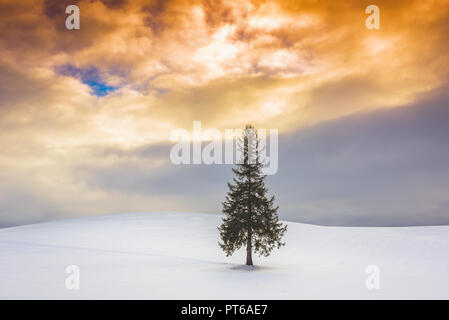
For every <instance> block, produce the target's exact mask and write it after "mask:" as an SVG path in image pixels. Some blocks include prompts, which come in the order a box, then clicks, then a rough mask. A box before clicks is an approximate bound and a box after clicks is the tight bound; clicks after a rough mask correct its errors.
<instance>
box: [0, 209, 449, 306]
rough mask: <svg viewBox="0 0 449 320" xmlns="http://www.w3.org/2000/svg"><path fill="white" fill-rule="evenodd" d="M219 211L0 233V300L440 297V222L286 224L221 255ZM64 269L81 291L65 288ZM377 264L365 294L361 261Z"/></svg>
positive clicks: (443, 266)
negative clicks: (264, 244) (373, 283)
mask: <svg viewBox="0 0 449 320" xmlns="http://www.w3.org/2000/svg"><path fill="white" fill-rule="evenodd" d="M220 221H221V220H220V216H219V215H212V214H192V213H135V214H134V213H132V214H117V215H105V216H99V217H89V218H80V219H71V220H61V221H56V222H48V223H41V224H35V225H27V226H21V227H14V228H6V229H0V298H2V299H14V298H19V299H22V298H27V299H53V298H58V299H131V298H134V299H317V298H318V299H333V298H337V299H348V298H355V299H392V298H404V299H417V298H423V299H428V298H436V299H449V275H448V270H449V226H435V227H401V228H398V227H393V228H383V227H382V228H381V227H373V228H368V227H321V226H314V225H306V224H300V223H292V222H290V223H287V224H288V231H287V233H286V236H285V238H284V240H285V241H286V243H287V244H286V246H285V247H282V248H281V249H280V250H276V251H274V252H273V254H272V255H271V256H270V257H268V258H263V257H262V258H258V257H257V256H254V263H255V264H256V267H255V268H254V269H253V270H248V269H247V268H245V267H244V266H242V264H243V263H244V261H245V252H244V251H243V250H242V251H241V252H238V253H236V254H235V255H234V256H232V257H226V256H225V255H224V253H223V252H221V251H220V249H219V247H218V245H217V242H218V241H219V239H218V231H217V228H216V227H217V226H218V225H219V224H220ZM68 265H76V266H79V270H80V289H79V290H68V289H67V288H66V285H65V282H66V278H67V277H68V275H67V274H66V273H65V270H66V267H67V266H68ZM369 265H375V266H377V267H378V268H379V271H380V274H379V285H380V287H379V289H372V290H369V289H368V288H367V286H366V280H367V278H368V277H369V276H370V275H369V274H367V273H365V271H366V268H367V266H369Z"/></svg>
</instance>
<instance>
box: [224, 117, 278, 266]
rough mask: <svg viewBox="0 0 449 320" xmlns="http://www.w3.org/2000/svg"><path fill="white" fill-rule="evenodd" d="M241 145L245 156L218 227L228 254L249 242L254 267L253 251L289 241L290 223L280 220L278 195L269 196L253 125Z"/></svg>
mask: <svg viewBox="0 0 449 320" xmlns="http://www.w3.org/2000/svg"><path fill="white" fill-rule="evenodd" d="M238 148H239V150H240V152H241V155H242V159H240V161H239V162H238V163H237V165H236V167H235V168H233V169H232V171H233V172H234V173H235V175H236V177H235V178H234V179H233V182H234V183H233V184H231V183H228V187H229V192H228V194H227V195H226V201H225V202H223V213H224V215H225V216H224V218H223V222H222V224H221V226H220V227H219V228H218V230H219V231H220V236H221V240H222V242H220V243H219V245H220V247H221V248H222V249H223V251H224V252H225V253H226V255H227V256H230V255H231V254H232V253H233V252H234V251H236V250H238V249H239V248H241V247H242V246H244V245H246V264H247V265H250V266H252V265H253V260H252V252H253V251H254V252H256V253H259V255H263V256H268V255H269V254H270V252H271V251H272V250H273V249H274V248H280V247H281V246H283V245H284V244H285V243H283V242H281V238H282V236H283V235H284V233H285V231H286V230H287V226H285V225H283V224H282V223H281V222H279V217H278V215H277V210H278V208H279V207H275V206H274V196H272V197H270V198H269V197H268V196H267V191H268V190H267V188H266V187H265V183H264V179H265V175H263V174H262V171H261V170H262V167H263V163H261V160H260V157H259V152H260V151H261V150H259V139H258V136H257V131H256V130H255V129H254V127H253V126H251V125H247V126H246V128H245V131H244V133H243V135H242V137H241V138H240V139H239V144H238Z"/></svg>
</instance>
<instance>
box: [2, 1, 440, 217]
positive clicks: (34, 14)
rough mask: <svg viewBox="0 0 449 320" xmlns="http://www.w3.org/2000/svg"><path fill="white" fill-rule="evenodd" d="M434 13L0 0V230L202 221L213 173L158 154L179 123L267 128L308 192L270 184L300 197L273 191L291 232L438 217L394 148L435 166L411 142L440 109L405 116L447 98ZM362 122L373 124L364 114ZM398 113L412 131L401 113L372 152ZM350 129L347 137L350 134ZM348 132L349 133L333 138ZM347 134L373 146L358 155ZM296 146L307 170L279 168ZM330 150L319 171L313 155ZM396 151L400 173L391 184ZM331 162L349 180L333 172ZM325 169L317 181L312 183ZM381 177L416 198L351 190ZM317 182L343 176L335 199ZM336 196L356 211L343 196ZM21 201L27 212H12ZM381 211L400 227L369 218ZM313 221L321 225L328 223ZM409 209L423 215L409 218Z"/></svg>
mask: <svg viewBox="0 0 449 320" xmlns="http://www.w3.org/2000/svg"><path fill="white" fill-rule="evenodd" d="M69 2H70V3H69ZM73 3H76V4H77V5H78V6H79V7H80V10H81V29H80V30H77V31H69V30H66V29H65V18H66V16H67V15H66V14H65V13H64V11H65V10H64V9H65V6H66V5H68V4H73ZM447 3H448V2H447V1H443V0H439V1H432V2H422V1H394V2H391V1H379V2H378V5H379V7H380V10H381V29H380V30H379V31H369V30H367V29H366V28H365V19H366V14H365V13H364V9H365V5H364V4H362V3H360V2H359V1H344V2H335V1H321V2H319V3H318V2H316V1H246V0H239V1H206V0H205V1H112V0H111V1H109V0H108V1H98V0H94V1H91V0H80V1H75V2H73V1H65V0H64V1H59V0H58V1H56V0H55V1H51V0H46V1H43V0H38V1H34V0H33V1H31V0H24V1H20V2H17V1H12V0H4V1H2V2H1V3H0V72H1V76H0V130H1V134H0V148H2V150H3V152H2V154H1V155H0V176H1V177H2V180H1V183H0V185H1V186H2V190H3V197H2V198H1V201H0V209H2V210H1V212H2V218H1V219H0V220H3V221H5V223H7V224H11V223H24V222H26V221H37V220H39V219H48V218H49V217H56V216H58V217H59V216H60V217H65V216H71V215H78V214H86V215H87V214H89V213H90V214H97V213H101V212H110V211H114V212H117V210H123V211H129V210H156V209H157V210H159V209H160V210H162V209H164V208H167V209H168V208H176V209H179V210H182V209H183V208H190V209H191V210H195V211H203V210H204V211H216V210H218V206H219V205H218V206H217V203H218V204H219V201H220V196H221V194H222V193H223V192H224V189H223V186H222V184H221V181H222V180H223V179H226V178H229V176H228V175H229V173H228V171H226V170H227V168H226V167H219V168H218V167H217V168H214V167H207V168H202V167H199V168H197V167H187V168H184V167H174V166H172V165H170V164H168V163H167V160H168V153H167V158H164V157H165V156H163V155H164V154H165V152H166V151H167V148H168V146H169V145H168V144H167V143H168V139H169V136H170V132H171V131H172V130H174V129H176V128H186V129H188V130H190V128H191V126H192V121H193V120H201V121H202V124H203V128H212V127H213V128H218V129H220V130H223V129H225V128H238V127H242V126H243V125H244V124H246V123H248V122H251V123H254V124H255V125H256V126H257V127H259V128H277V129H279V130H281V132H282V133H283V135H282V136H283V138H282V139H283V140H282V141H283V142H282V143H283V144H284V145H285V148H287V149H288V150H289V152H288V154H284V155H282V158H281V162H282V161H284V165H286V164H287V163H289V166H290V167H291V168H292V170H296V171H297V172H302V173H303V175H304V176H305V177H306V178H308V179H309V182H308V185H309V186H310V190H311V191H310V192H309V191H308V189H301V186H299V187H298V186H297V185H289V183H291V181H290V180H291V179H290V180H289V179H287V178H285V177H283V176H282V175H283V173H282V172H280V173H279V176H280V177H281V178H280V180H279V181H280V182H279V183H280V184H279V185H276V182H275V180H273V185H275V186H276V188H279V189H280V190H285V188H286V186H289V188H291V189H292V190H294V189H298V188H299V190H302V191H303V192H304V194H305V195H307V197H310V198H301V197H297V196H295V195H294V194H292V193H291V190H287V191H289V192H290V193H289V192H286V193H285V196H282V195H280V198H282V199H280V200H282V207H283V208H284V209H283V210H285V211H283V216H284V217H287V218H291V219H293V218H294V219H296V217H297V216H296V213H297V212H300V213H301V217H303V218H304V221H312V222H313V221H314V222H317V223H326V221H330V222H329V223H337V224H338V223H349V224H351V223H356V222H355V221H356V220H357V219H359V223H360V224H370V223H374V224H375V223H380V221H382V219H385V221H388V223H391V224H396V223H407V222H409V223H419V222H422V223H430V222H429V221H434V222H435V223H440V222H441V221H446V220H444V218H442V217H441V212H442V210H443V209H442V208H444V207H445V203H447V202H444V196H443V195H440V191H438V190H439V189H438V188H437V187H433V184H432V183H433V182H434V183H435V184H434V186H444V181H441V180H439V179H442V178H443V177H444V175H438V174H439V172H440V171H438V170H439V169H438V170H437V168H434V171H432V170H431V169H429V167H430V164H429V163H426V162H425V160H424V159H422V156H421V155H420V154H416V153H414V151H415V150H416V149H415V146H414V145H410V144H409V142H407V141H409V140H411V141H415V142H416V143H417V145H419V146H420V147H423V148H427V147H428V148H430V149H429V150H428V152H429V153H432V152H433V153H435V154H437V155H438V152H441V151H438V150H437V149H438V148H440V145H438V146H437V145H434V144H433V143H430V142H429V141H428V140H427V139H428V138H426V137H427V136H426V134H433V133H432V132H433V131H432V130H436V128H440V129H439V130H442V131H441V134H442V136H444V137H446V132H445V131H444V126H443V125H442V124H440V123H439V126H438V127H435V128H433V127H429V123H433V122H434V121H436V120H435V119H434V118H432V117H433V115H435V114H438V112H440V111H438V110H439V109H438V110H437V108H436V107H432V108H429V107H428V106H427V105H425V104H423V105H422V106H421V109H419V108H418V107H413V105H416V103H417V101H421V100H422V99H424V98H425V97H427V96H430V95H431V93H432V92H434V91H435V90H436V89H438V88H446V87H447V79H448V77H447V75H448V70H449V65H448V63H447V61H449V60H448V52H449V50H448V49H449V47H448V46H449V45H448V43H449V41H448V40H449V39H448V34H449V32H448V31H449V30H448V25H447V21H448V18H449V17H448V15H449V6H447ZM392 108H399V109H398V110H397V111H393V109H392ZM390 109H391V110H390ZM402 109H403V110H402ZM376 110H377V111H378V112H381V111H380V110H383V111H382V112H385V114H388V115H389V116H388V117H387V116H385V119H384V118H382V117H380V116H377V113H375V114H376V116H375V114H374V113H373V114H371V113H369V112H373V111H376ZM418 110H419V111H418ZM390 111H391V113H390ZM382 112H381V113H382ZM367 114H369V115H370V116H369V117H368V116H367ZM379 114H380V113H379ZM382 114H384V113H382ZM412 114H419V115H420V118H419V119H418V120H419V121H418V120H416V119H415V118H413V121H415V120H416V122H413V123H414V127H413V128H414V129H413V130H406V128H405V127H404V123H405V122H404V121H406V120H404V119H405V118H404V119H402V120H397V121H398V123H395V125H396V126H397V130H402V131H398V132H402V133H401V134H402V135H403V136H401V139H399V138H398V139H399V140H397V141H396V142H395V144H394V146H396V144H397V150H396V149H395V148H393V145H392V146H391V148H392V149H388V148H387V147H388V146H389V144H388V142H389V141H391V143H393V141H395V140H394V139H393V140H392V138H391V137H390V136H388V137H387V136H385V135H382V134H381V133H379V132H376V133H375V134H373V137H374V138H372V137H368V136H367V132H368V131H369V130H371V129H370V128H373V126H374V127H376V128H378V127H380V128H383V129H382V130H387V131H388V132H390V131H391V132H390V133H391V134H393V133H394V132H395V131H394V129H392V128H393V124H391V123H392V122H389V121H390V120H388V119H390V118H389V117H390V116H391V117H393V118H394V117H399V118H400V116H398V115H404V116H403V117H406V115H408V116H409V117H412V116H411V115H412ZM349 116H354V117H355V118H348V117H349ZM359 116H360V117H362V118H363V119H365V118H364V117H368V118H370V119H374V120H372V121H373V122H371V120H370V121H368V120H366V121H365V120H363V121H362V120H361V119H362V118H358V117H359ZM440 116H441V115H440ZM377 117H380V118H382V120H375V119H380V118H377ZM348 119H352V120H348ZM407 119H408V118H407ZM409 120H410V119H408V120H407V121H409ZM329 121H331V122H329ZM333 121H335V122H333ZM354 121H355V122H354ZM357 121H362V122H363V126H361V127H358V126H355V125H354V123H357ZM383 121H385V122H386V124H385V125H384V124H382V123H383ZM391 121H392V120H391ZM410 121H411V120H410ZM381 122H382V123H381ZM332 123H333V124H332ZM373 123H375V125H374V124H373ZM339 124H340V125H339ZM348 126H349V127H350V128H352V131H345V128H347V127H348ZM354 126H355V127H354ZM384 126H385V128H384ZM349 127H348V128H349ZM314 128H315V129H314ZM329 128H332V130H331V129H329ZM309 130H310V131H309ZM314 130H318V131H314ZM328 130H329V131H328ZM348 130H349V129H348ZM389 130H390V131H389ZM392 130H393V131H392ZM395 130H396V129H395ZM423 130H424V131H425V132H424V133H425V135H424V137H421V136H420V135H419V134H420V133H422V131H423ZM313 132H315V133H313ZM295 134H299V136H295ZM303 135H304V136H310V142H308V141H307V140H304V139H305V138H302V137H303ZM354 136H356V137H357V136H360V137H364V138H365V139H368V141H371V142H372V144H370V147H369V148H368V147H367V146H361V145H360V144H361V142H360V141H361V140H354V139H355V138H354ZM288 137H291V138H288ZM323 137H325V138H323ZM375 137H379V138H378V140H375ZM380 137H382V139H381V138H380ZM337 138H339V139H340V140H338V139H337ZM288 139H292V140H291V142H288ZM323 139H325V140H323ZM335 139H337V140H335ZM360 139H361V138H360ZM372 139H374V140H372ZM422 139H424V140H422ZM381 140H383V141H382V143H384V142H385V141H386V142H387V143H386V144H381ZM328 141H333V143H329V142H328ZM437 141H439V140H437ZM309 144H310V145H309ZM320 146H325V147H320ZM334 146H338V150H335V149H334ZM304 148H305V149H304ZM308 148H310V149H311V152H312V153H311V154H312V155H315V158H307V157H311V155H307V156H305V163H304V165H305V166H306V167H301V166H300V167H298V168H296V167H295V166H294V161H293V159H295V157H296V155H297V152H298V150H303V149H304V150H308ZM386 148H387V149H386ZM144 150H146V151H144ZM148 150H159V151H158V152H156V153H154V151H148ZM162 150H163V151H162ZM304 150H303V152H305V151H304ZM342 150H346V152H347V153H343V154H342ZM281 152H283V151H281ZM329 152H334V153H331V154H330V159H333V157H335V159H334V160H335V161H333V162H332V161H330V160H329V159H328V157H327V156H328V155H329V154H328V153H329ZM367 155H371V156H372V158H367V157H365V156H367ZM382 155H383V156H382ZM405 155H407V158H410V159H411V162H412V164H409V165H410V166H411V168H413V169H409V170H411V171H407V172H406V171H405V170H406V169H407V168H408V167H407V165H404V162H405V158H404V157H405ZM302 156H303V157H304V155H302ZM439 156H441V157H442V158H443V159H445V158H444V157H445V155H444V154H443V155H441V154H439ZM435 157H436V156H435ZM357 159H359V162H357ZM306 160H307V161H309V164H307V161H306ZM375 161H379V162H375ZM396 161H400V163H401V165H398V164H397V162H396ZM413 161H415V162H413ZM417 161H422V162H420V163H418V162H417ZM434 161H437V158H435V159H434ZM313 163H315V164H320V168H323V170H324V171H323V172H321V171H320V168H318V167H316V166H313V165H312V164H313ZM407 163H409V162H407ZM346 164H350V165H352V167H353V169H354V170H353V171H347V170H348V169H347V167H346ZM280 165H281V170H282V166H283V165H282V163H281V164H280ZM307 165H309V166H311V167H310V168H309V167H307ZM371 165H372V166H376V165H378V166H381V167H382V169H385V170H386V171H382V172H385V176H384V175H382V174H379V173H378V172H376V173H372V172H371V171H370V170H374V169H373V168H371V167H369V166H371ZM364 166H368V169H367V170H368V171H364V170H362V169H364V168H365V167H364ZM383 166H384V167H383ZM442 166H443V167H444V165H442ZM326 168H327V169H326ZM418 169H419V170H418ZM301 170H302V171H301ZM325 170H330V171H329V176H323V174H324V173H325ZM414 170H416V172H415V171H414ZM426 170H427V171H426ZM413 172H415V173H413ZM387 173H388V175H387ZM396 174H397V175H401V174H402V175H404V176H406V177H407V179H411V180H410V181H412V182H413V183H414V184H416V183H418V181H422V183H423V185H426V186H427V190H429V191H428V192H426V193H424V192H423V190H424V189H420V188H418V187H417V189H416V190H415V191H413V192H412V191H410V190H411V189H410V188H411V186H409V187H408V188H406V189H407V190H409V191H401V192H403V193H400V192H399V191H396V192H395V193H394V192H393V193H391V194H395V195H398V197H399V199H400V200H399V201H398V203H396V204H395V203H393V200H390V198H388V197H389V196H388V194H387V191H385V194H384V193H383V191H382V190H383V189H376V190H374V189H372V190H370V191H371V193H373V194H377V195H378V197H380V198H381V200H383V202H382V201H377V200H375V199H374V198H371V197H369V196H368V195H365V194H362V193H361V190H363V188H360V185H359V183H361V182H360V181H359V179H362V177H363V179H362V180H364V179H368V178H370V179H372V180H373V182H374V185H376V184H377V185H379V186H381V187H382V188H385V190H389V188H388V186H389V183H390V182H391V181H390V180H389V178H388V177H391V179H393V178H394V177H395V175H396ZM208 176H210V178H208ZM332 176H333V177H334V179H338V180H340V179H345V181H347V183H346V184H345V185H344V187H345V189H347V191H346V192H343V191H342V192H337V191H336V188H340V187H341V185H339V184H338V183H337V182H335V181H336V180H332V179H330V178H329V177H332ZM301 178H302V176H299V177H298V179H299V180H301ZM329 179H330V180H329ZM398 179H399V177H398ZM211 180H212V181H211ZM319 181H323V183H324V187H323V183H319ZM432 181H433V182H432ZM367 188H368V187H367ZM185 189H187V190H189V192H187V191H185ZM210 190H217V191H216V193H214V196H212V195H211V196H210V197H208V198H207V200H206V201H205V202H204V203H203V202H201V203H198V200H197V197H196V192H197V191H199V192H200V193H202V192H204V193H207V194H210V192H211V191H210ZM312 190H313V192H312ZM421 191H422V195H420V192H421ZM323 192H324V193H326V192H328V195H327V197H325V194H323ZM350 192H354V194H357V199H359V200H358V201H360V202H357V201H356V200H354V199H352V200H347V199H350V197H349V195H350ZM357 192H358V193H357ZM407 192H408V193H407ZM289 194H290V195H291V196H290V195H289ZM424 194H425V195H426V197H427V198H425V199H424V200H423V201H421V202H420V205H417V204H416V205H415V209H414V210H415V211H416V212H417V211H419V212H421V215H420V216H419V217H418V216H417V215H416V216H413V217H412V216H411V215H410V216H409V215H407V214H405V213H403V212H405V211H406V210H409V209H410V210H411V209H413V208H412V207H411V206H410V207H409V206H407V204H406V196H407V197H408V196H410V197H412V198H417V199H418V198H419V199H421V198H420V197H425V196H424ZM313 195H315V198H313ZM21 197H23V198H24V199H29V200H28V201H29V203H32V204H33V205H32V206H31V207H26V206H24V205H23V206H21V201H16V200H14V199H20V198H21ZM283 197H285V198H283ZM304 197H306V196H304ZM382 197H384V198H382ZM391 197H393V196H391ZM80 199H82V201H81V203H80ZM385 199H388V202H385V201H386V200H385ZM295 200H296V202H295ZM77 201H78V202H77ZM302 202H304V205H302V204H301V205H299V203H302ZM379 203H388V205H385V207H382V206H381V205H380V204H379ZM401 206H402V207H401ZM420 206H422V208H421V209H419V208H420ZM334 208H338V209H335V210H334ZM357 208H359V210H360V212H358V211H357V210H356V209H357ZM388 208H389V209H390V211H389V212H390V213H391V214H392V215H394V216H395V217H396V216H398V217H400V218H396V220H394V221H393V220H391V218H388V217H386V215H387V213H386V212H387V211H388V210H387V209H388ZM417 208H418V209H419V210H418V209H417ZM376 210H378V211H379V212H377V211H376ZM31 211H33V212H31ZM326 211H329V212H333V213H335V212H336V214H335V215H334V216H335V220H332V217H333V216H329V215H328V216H326V215H324V212H326ZM356 211H357V212H356ZM412 211H413V210H412ZM415 211H413V212H415ZM11 212H17V213H16V214H15V215H13V214H11ZM26 212H29V213H28V214H27V213H26ZM368 212H369V213H370V214H369V216H367V214H368ZM413 212H412V213H413ZM425 214H429V215H430V216H429V217H430V218H429V219H427V218H422V216H423V215H425ZM376 215H378V216H379V218H372V217H371V216H376ZM432 215H435V216H432ZM19 216H20V217H19ZM402 216H404V218H402ZM292 217H293V218H292ZM351 217H352V218H351ZM325 218H326V219H328V220H326V219H325ZM339 219H340V220H339ZM407 219H409V220H407ZM14 221H15V222H14ZM0 223H1V221H0Z"/></svg>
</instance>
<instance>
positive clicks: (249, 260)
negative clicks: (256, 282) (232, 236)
mask: <svg viewBox="0 0 449 320" xmlns="http://www.w3.org/2000/svg"><path fill="white" fill-rule="evenodd" d="M251 237H252V235H251V231H250V232H249V234H248V240H247V242H246V265H247V266H252V265H253V257H252V243H251Z"/></svg>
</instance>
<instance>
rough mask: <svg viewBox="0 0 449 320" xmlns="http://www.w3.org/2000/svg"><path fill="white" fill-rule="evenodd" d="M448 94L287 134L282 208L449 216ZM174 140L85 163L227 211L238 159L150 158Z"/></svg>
mask: <svg viewBox="0 0 449 320" xmlns="http://www.w3.org/2000/svg"><path fill="white" fill-rule="evenodd" d="M447 102H448V100H447V99H446V96H444V95H438V96H437V97H436V98H434V99H431V100H426V101H423V102H421V103H419V104H417V105H415V106H411V107H408V108H398V109H389V110H382V111H376V112H370V113H365V114H360V115H357V116H351V117H347V118H344V119H340V120H337V121H330V122H327V123H324V124H321V125H317V126H314V127H311V128H308V129H304V130H300V131H296V132H293V133H290V134H285V135H281V137H280V155H279V171H278V173H277V174H276V175H273V176H269V177H268V178H267V183H268V185H269V187H270V190H271V192H273V193H274V194H275V195H276V196H277V202H278V204H279V205H280V214H281V217H282V218H283V219H286V220H290V221H299V222H308V223H315V224H324V225H383V226H403V225H434V224H449V212H448V208H449V207H448V205H449V195H448V194H447V190H449V148H448V147H449V143H448V141H449V124H448V121H447V119H449V106H448V104H447ZM169 150H170V145H159V146H155V147H153V146H152V147H149V148H143V149H138V150H134V151H133V152H132V153H133V154H134V156H136V155H137V156H138V157H139V158H148V159H149V160H148V164H146V162H140V164H139V165H136V164H133V163H132V162H127V161H124V162H121V163H120V164H119V165H114V166H111V167H101V168H90V167H88V166H87V167H81V168H78V171H77V172H78V174H79V177H80V179H82V180H84V181H87V182H88V184H89V186H91V187H93V188H100V189H103V190H108V191H110V192H120V193H129V194H139V195H153V196H169V197H171V198H172V199H173V200H174V201H176V199H177V197H178V198H179V199H185V198H188V199H191V200H192V201H191V207H189V208H187V207H186V210H188V211H200V210H199V208H202V209H203V210H204V209H206V211H208V212H219V211H220V203H221V201H222V200H223V197H224V193H225V192H226V185H225V182H226V181H229V180H230V179H231V178H232V174H231V167H230V166H226V165H211V166H207V165H181V166H175V165H172V164H170V163H167V164H165V165H163V166H161V167H160V168H158V169H157V170H153V169H152V168H151V164H150V163H151V162H150V160H151V159H154V158H160V159H162V158H164V157H168V154H169ZM122 155H123V154H122ZM192 204H193V205H192ZM149 210H151V208H149Z"/></svg>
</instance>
